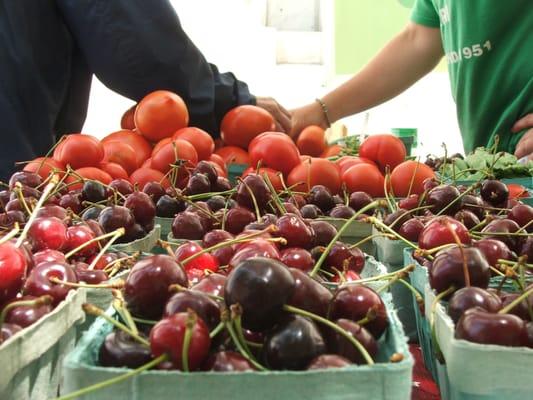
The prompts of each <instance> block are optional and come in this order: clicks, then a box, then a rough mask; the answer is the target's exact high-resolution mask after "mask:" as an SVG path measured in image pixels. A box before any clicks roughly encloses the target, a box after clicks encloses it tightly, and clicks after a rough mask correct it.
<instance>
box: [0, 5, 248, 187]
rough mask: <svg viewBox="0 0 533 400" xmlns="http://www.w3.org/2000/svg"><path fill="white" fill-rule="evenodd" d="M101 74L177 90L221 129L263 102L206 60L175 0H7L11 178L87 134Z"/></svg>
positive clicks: (0, 17)
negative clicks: (231, 113) (69, 137)
mask: <svg viewBox="0 0 533 400" xmlns="http://www.w3.org/2000/svg"><path fill="white" fill-rule="evenodd" d="M92 74H95V75H96V76H97V77H98V79H100V81H102V82H103V83H104V84H105V85H106V86H107V87H109V88H110V89H112V90H113V91H115V92H117V93H120V94H121V95H123V96H126V97H129V98H130V99H132V100H136V101H138V100H140V99H141V98H142V97H143V96H145V95H146V94H147V93H149V92H151V91H153V90H156V89H168V90H171V91H173V92H176V93H178V94H179V95H180V96H181V97H182V98H183V99H184V100H185V102H186V104H187V105H188V108H189V113H190V124H191V125H193V126H198V127H201V128H203V129H205V130H206V131H208V132H210V133H211V134H212V135H213V136H217V135H218V127H219V124H220V120H221V118H222V117H223V115H224V114H225V113H226V111H228V110H229V109H230V108H232V107H235V106H236V105H239V104H253V103H254V102H255V99H254V97H253V96H252V95H251V94H250V93H249V91H248V87H247V86H246V84H245V83H243V82H240V81H238V80H237V79H236V78H235V76H234V75H233V74H231V73H225V74H221V73H219V72H218V70H217V68H216V66H214V65H211V64H209V63H207V61H206V60H205V58H204V57H203V55H202V53H201V52H200V51H199V50H198V49H197V48H196V46H195V45H194V44H193V43H192V41H191V40H190V39H189V38H188V37H187V35H186V34H185V32H183V30H182V28H181V25H180V22H179V19H178V16H177V15H176V13H175V11H174V9H173V8H172V6H171V5H170V3H169V2H168V1H167V0H0V132H1V133H0V135H1V139H2V143H1V144H0V177H1V178H2V179H6V178H7V177H8V176H9V174H11V173H12V172H13V166H14V162H15V161H23V160H29V159H32V158H34V157H37V156H40V155H44V154H45V153H46V152H47V151H48V149H50V147H51V146H52V145H53V143H54V141H55V140H56V139H57V138H59V137H61V136H62V135H63V134H66V133H72V132H80V130H81V129H82V126H83V122H84V120H85V116H86V113H87V104H88V98H89V92H90V86H91V77H92ZM102 118H118V116H115V115H114V116H108V115H102Z"/></svg>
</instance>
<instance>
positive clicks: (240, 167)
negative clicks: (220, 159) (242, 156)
mask: <svg viewBox="0 0 533 400" xmlns="http://www.w3.org/2000/svg"><path fill="white" fill-rule="evenodd" d="M246 168H248V164H230V165H228V179H229V181H230V182H231V183H232V184H236V183H237V178H239V176H241V175H242V173H243V172H244V171H245V170H246Z"/></svg>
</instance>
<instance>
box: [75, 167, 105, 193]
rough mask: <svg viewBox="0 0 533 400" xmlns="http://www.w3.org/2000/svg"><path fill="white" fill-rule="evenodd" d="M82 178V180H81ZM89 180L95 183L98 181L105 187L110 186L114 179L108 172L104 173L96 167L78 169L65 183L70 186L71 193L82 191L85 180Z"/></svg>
mask: <svg viewBox="0 0 533 400" xmlns="http://www.w3.org/2000/svg"><path fill="white" fill-rule="evenodd" d="M80 177H81V180H80ZM85 179H89V180H93V181H98V182H101V183H103V184H104V185H109V184H110V183H111V181H112V180H113V178H112V177H111V175H109V174H108V173H107V172H105V171H102V170H101V169H99V168H95V167H83V168H78V169H77V170H75V171H74V173H73V174H72V175H69V176H68V177H67V179H65V183H66V184H67V185H68V188H69V190H70V191H72V190H76V189H81V188H82V187H83V180H85Z"/></svg>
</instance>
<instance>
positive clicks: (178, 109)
mask: <svg viewBox="0 0 533 400" xmlns="http://www.w3.org/2000/svg"><path fill="white" fill-rule="evenodd" d="M188 124H189V111H187V106H186V105H185V103H184V102H183V99H182V98H181V97H180V96H178V95H177V94H176V93H172V92H169V91H168V90H156V91H155V92H152V93H150V94H148V95H146V96H145V97H144V98H143V99H142V100H141V101H140V102H139V104H138V105H137V109H136V110H135V126H136V127H137V129H138V130H139V132H140V133H141V134H142V135H143V136H144V137H145V138H146V139H148V140H149V141H151V142H158V141H160V140H161V139H163V138H166V137H169V136H172V134H173V133H174V132H176V131H177V130H178V129H181V128H185V127H186V126H187V125H188Z"/></svg>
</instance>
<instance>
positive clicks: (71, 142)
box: [54, 133, 104, 169]
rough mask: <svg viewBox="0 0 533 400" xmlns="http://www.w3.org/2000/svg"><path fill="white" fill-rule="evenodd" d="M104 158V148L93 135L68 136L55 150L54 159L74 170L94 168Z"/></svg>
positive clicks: (77, 134)
mask: <svg viewBox="0 0 533 400" xmlns="http://www.w3.org/2000/svg"><path fill="white" fill-rule="evenodd" d="M103 158H104V146H102V143H100V141H99V140H98V139H97V138H95V137H94V136H91V135H84V134H81V133H75V134H71V135H67V136H66V137H65V139H63V141H62V142H61V143H59V144H58V145H57V147H56V148H55V149H54V159H56V160H57V161H59V162H61V163H62V164H64V165H70V166H71V167H72V168H73V169H78V168H83V167H94V166H95V165H98V164H100V161H102V159H103Z"/></svg>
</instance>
